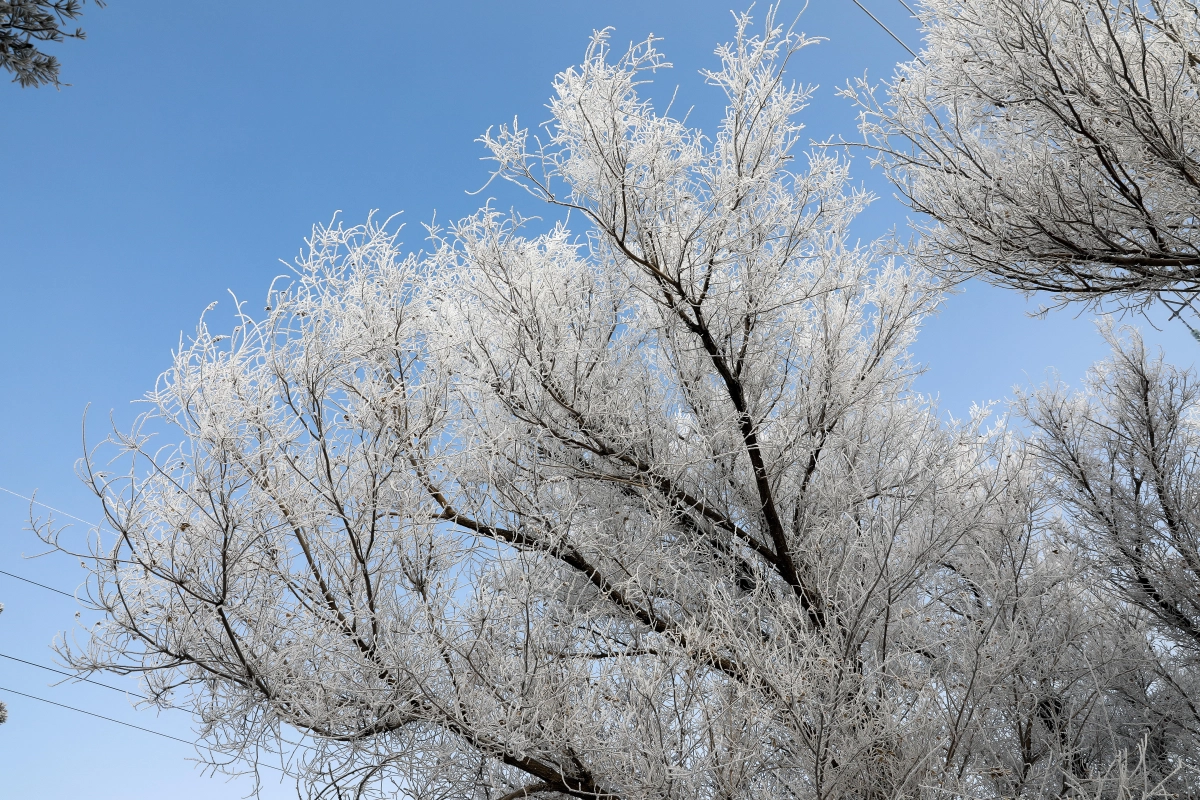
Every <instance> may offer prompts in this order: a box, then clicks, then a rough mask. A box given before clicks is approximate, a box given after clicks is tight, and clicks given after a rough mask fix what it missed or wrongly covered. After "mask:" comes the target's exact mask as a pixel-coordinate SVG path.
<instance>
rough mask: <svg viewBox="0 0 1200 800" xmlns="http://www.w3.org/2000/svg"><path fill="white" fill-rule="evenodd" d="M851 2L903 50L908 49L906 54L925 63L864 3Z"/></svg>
mask: <svg viewBox="0 0 1200 800" xmlns="http://www.w3.org/2000/svg"><path fill="white" fill-rule="evenodd" d="M851 2H853V3H854V5H856V6H858V7H859V8H860V9H862V12H863V13H864V14H866V15H867V16H868V17H870V18H871V19H872V20H874V22H875V24H876V25H878V26H879V27H881V28H883V29H884V31H886V32H887V35H888V36H890V37H892V38H893V39H895V40H896V44H898V45H900V46H901V47H903V48H904V49H905V50H907V51H908V54H909V55H910V56H912V57H913V58H915V59H916V60H917V61H920V62H921V63H922V64H924V63H925V62H924V60H922V59H921V57H920V56H919V55H917V54H916V52H914V51H913V49H912V48H911V47H909V46H908V45H906V44H905V43H904V40H903V39H901V38H900V37H899V36H897V35H896V34H895V33H893V32H892V29H891V28H889V27H888V26H887V25H884V24H883V21H882V20H880V19H879V17H877V16H875V15H874V14H872V13H871V11H870V9H868V8H867V7H866V6H864V5H863V4H862V3H860V2H859V1H858V0H851ZM901 4H902V5H903V6H904V7H905V8H908V4H907V3H904V0H901ZM908 10H909V11H912V9H911V8H908ZM914 13H915V12H914Z"/></svg>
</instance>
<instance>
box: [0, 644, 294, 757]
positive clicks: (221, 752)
mask: <svg viewBox="0 0 1200 800" xmlns="http://www.w3.org/2000/svg"><path fill="white" fill-rule="evenodd" d="M27 663H28V662H27ZM34 666H37V665H36V664H35V665H34ZM110 688H111V687H110ZM118 691H120V690H118ZM0 692H8V693H10V694H15V695H18V696H20V697H25V698H28V699H30V700H37V701H38V702H41V703H46V704H48V705H52V706H58V707H59V708H65V709H67V710H68V711H74V712H76V713H78V714H86V715H87V716H89V717H95V718H96V719H102V720H104V721H105V722H115V723H116V724H118V725H124V726H125V727H126V728H133V729H134V730H139V731H142V732H144V733H150V734H153V735H155V736H161V737H162V738H164V739H170V740H171V741H173V742H180V743H181V744H187V745H191V746H193V747H199V748H201V749H202V750H207V751H208V752H210V753H217V754H219V755H223V756H233V757H235V758H242V756H240V755H238V754H236V753H230V752H228V751H225V750H217V749H216V748H215V747H208V746H207V745H203V744H199V743H197V742H189V741H188V740H187V739H180V738H179V737H178V736H172V735H171V734H169V733H163V732H162V731H156V730H153V729H151V728H143V727H142V726H141V725H134V724H133V723H132V722H123V721H121V720H119V719H113V718H112V717H106V716H104V715H103V714H97V713H96V712H94V711H85V710H84V709H82V708H76V707H75V706H69V705H67V704H66V703H56V702H55V701H53V700H47V699H46V698H44V697H38V696H37V695H32V694H26V693H25V692H18V691H17V690H16V689H9V688H8V687H6V686H0ZM254 766H255V767H259V766H263V767H267V768H268V769H273V770H276V771H277V772H282V773H283V774H284V775H286V774H288V772H287V770H285V769H283V768H282V767H277V766H275V765H273V764H267V763H263V762H259V761H255V762H254Z"/></svg>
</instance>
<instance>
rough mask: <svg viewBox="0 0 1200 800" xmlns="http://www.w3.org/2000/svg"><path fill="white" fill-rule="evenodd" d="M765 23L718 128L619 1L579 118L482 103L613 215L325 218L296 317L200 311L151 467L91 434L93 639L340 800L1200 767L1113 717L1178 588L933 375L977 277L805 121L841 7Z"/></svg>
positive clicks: (223, 732) (1096, 793) (563, 82)
mask: <svg viewBox="0 0 1200 800" xmlns="http://www.w3.org/2000/svg"><path fill="white" fill-rule="evenodd" d="M748 26H749V20H748V19H747V18H745V17H742V18H739V21H738V26H737V37H736V39H735V41H734V42H733V43H731V44H729V45H726V46H724V47H721V48H719V49H718V56H719V58H720V65H719V67H718V68H717V69H715V70H713V71H711V72H707V73H705V77H706V78H707V80H708V81H709V82H710V83H711V84H713V85H714V86H715V87H717V88H718V89H719V90H720V91H722V92H723V93H724V95H725V98H726V102H727V108H726V113H725V115H724V118H723V120H722V122H721V124H720V126H719V128H718V129H717V131H716V133H715V134H714V135H713V136H712V137H711V138H706V137H704V136H702V135H701V133H700V132H699V131H697V130H695V129H693V128H690V127H688V126H687V125H685V124H684V123H682V122H680V121H678V120H675V119H672V118H671V117H669V116H662V115H659V114H657V113H655V111H654V110H653V108H652V106H651V105H650V103H649V102H648V101H646V100H644V99H642V98H641V97H640V96H639V94H638V86H639V84H640V83H641V82H642V81H644V80H646V79H647V77H648V75H649V74H650V73H652V72H653V71H655V70H657V69H659V68H662V67H664V66H666V64H665V63H664V61H663V58H662V56H661V55H660V53H659V52H658V51H657V50H656V48H655V46H654V42H653V41H648V42H645V43H643V44H641V45H638V46H635V47H632V48H631V49H630V50H628V51H627V52H626V53H624V54H623V55H622V54H614V53H613V52H612V51H611V50H610V47H609V43H608V36H607V35H606V34H598V35H597V36H596V37H595V39H594V40H593V41H592V43H591V46H590V48H589V50H588V52H587V56H586V58H585V59H584V61H583V63H582V64H581V65H579V66H578V67H576V68H573V69H570V70H567V71H566V72H563V73H561V74H560V75H559V76H558V78H557V80H556V81H555V87H554V88H555V93H554V97H553V98H552V100H551V104H550V111H551V116H552V119H551V122H550V123H549V124H548V126H547V130H546V133H545V137H544V140H543V141H540V142H538V141H537V140H534V139H531V137H530V136H529V134H528V133H527V132H526V131H525V130H522V129H518V128H516V127H512V128H500V129H499V130H497V131H496V132H494V133H490V134H488V135H487V136H485V137H484V143H485V144H486V145H487V146H488V147H489V148H490V151H491V154H492V156H493V158H494V159H495V165H496V166H495V168H496V175H497V177H498V178H500V179H506V180H510V181H513V182H515V183H516V184H518V185H520V186H522V187H524V188H525V189H526V190H528V191H529V192H530V193H531V194H532V195H533V196H534V197H536V198H537V199H539V200H541V201H544V203H545V204H547V206H548V207H549V209H550V210H551V211H554V210H556V209H558V210H564V209H565V210H567V211H569V212H570V217H569V219H570V220H571V221H572V222H574V223H578V224H582V225H583V226H584V230H583V231H582V232H581V233H578V234H576V233H573V232H572V231H571V229H569V228H568V227H567V223H566V220H563V221H561V222H559V223H557V224H546V226H545V228H544V229H543V230H542V232H540V233H539V232H537V231H536V230H531V229H530V225H529V224H528V222H527V221H526V220H524V219H522V218H520V217H517V216H504V215H501V214H499V213H497V212H495V211H493V210H492V209H490V208H485V209H483V210H481V211H480V212H479V213H478V214H476V215H474V216H472V217H469V218H467V219H465V220H462V221H460V222H458V223H457V224H455V225H453V226H451V227H450V228H449V229H446V230H443V229H437V228H433V229H430V230H429V238H430V245H429V248H428V250H427V251H425V252H423V253H419V254H407V255H406V254H404V253H403V252H402V251H401V249H400V246H399V244H398V243H397V241H396V236H395V234H393V233H389V232H388V231H387V230H386V229H385V226H381V225H379V224H376V223H374V222H372V223H368V224H367V225H364V226H359V227H350V228H346V227H343V226H340V225H334V226H329V227H320V228H317V229H316V230H315V231H314V233H313V236H312V238H311V239H310V241H309V243H308V245H309V246H308V249H307V250H306V251H305V252H304V253H303V255H302V256H301V258H300V259H299V260H298V263H297V267H296V272H295V274H294V275H293V276H290V277H289V278H287V279H283V280H281V281H280V282H277V284H276V285H275V286H274V287H272V290H271V292H270V294H269V300H268V305H267V309H266V314H265V316H263V317H261V318H255V317H254V316H252V315H251V314H249V313H248V312H245V311H244V309H240V310H239V318H238V324H237V327H235V328H234V329H233V331H232V333H231V335H228V336H225V335H217V334H214V333H213V332H212V331H210V329H209V327H208V326H207V323H202V324H201V326H200V328H199V329H198V331H197V334H196V335H195V337H194V338H193V339H191V340H190V341H188V342H186V343H184V344H183V345H182V346H181V348H180V350H179V352H178V353H177V355H176V358H175V362H174V364H173V365H172V367H171V368H170V369H169V370H168V371H167V372H165V373H164V374H163V376H162V378H161V380H160V382H159V384H158V386H157V388H156V389H155V390H154V391H153V392H151V393H150V395H149V396H148V401H149V402H150V404H151V409H152V410H151V411H150V412H149V413H148V414H147V415H146V416H145V417H143V418H142V419H141V420H140V422H139V423H138V425H137V426H136V427H135V428H134V429H133V430H132V431H130V432H128V433H122V434H115V435H114V437H113V439H112V440H111V441H110V443H109V445H108V446H107V447H108V448H109V449H108V450H107V454H108V455H117V456H120V455H124V456H127V457H128V458H129V459H130V461H131V464H130V466H129V468H128V471H124V472H120V473H114V472H110V471H107V470H108V468H106V467H104V466H101V465H102V464H106V463H108V462H107V461H106V460H102V459H100V458H99V457H97V456H95V455H94V456H92V457H90V458H88V459H86V460H85V461H84V462H83V463H82V466H81V469H82V473H83V475H84V477H85V479H86V480H87V481H88V482H89V483H90V485H91V486H92V487H93V489H94V490H95V492H96V493H97V495H98V496H99V497H100V498H101V500H102V502H103V506H104V511H105V515H106V519H107V525H108V526H109V527H110V528H111V530H112V531H115V533H116V536H115V537H110V536H109V535H108V534H106V533H105V532H104V531H100V530H98V531H97V532H96V534H95V539H94V549H93V551H92V552H91V556H92V557H93V558H94V562H93V563H94V565H95V567H94V574H93V577H92V580H91V583H90V586H89V588H90V597H91V600H92V602H93V603H94V605H95V607H96V608H97V609H98V610H99V611H101V612H103V614H104V615H105V621H104V622H103V623H102V624H100V625H98V626H97V627H96V628H94V629H93V630H92V632H91V635H90V638H88V639H87V640H85V641H84V642H82V643H81V645H80V646H79V647H78V648H74V649H65V648H64V651H63V652H64V656H65V657H66V658H67V659H69V661H70V662H71V663H72V664H74V665H75V666H76V667H78V668H79V669H81V670H95V669H108V670H116V671H119V672H127V673H138V674H140V675H141V676H142V677H143V680H144V682H145V684H146V687H147V690H148V692H149V693H150V694H151V696H152V697H153V698H155V699H156V700H157V701H159V702H161V703H167V702H170V703H172V704H174V705H184V706H188V707H190V708H192V709H193V710H194V711H195V713H196V715H197V716H198V719H199V720H200V722H201V731H200V732H201V735H202V736H203V737H204V739H205V741H206V743H207V744H208V745H210V746H211V747H213V748H215V749H216V751H217V752H220V753H230V754H234V756H235V760H234V761H233V762H232V763H231V764H228V765H226V767H227V768H229V769H253V768H254V764H255V763H256V762H257V761H258V760H263V759H269V758H273V759H280V760H281V763H282V764H283V766H284V767H285V769H287V770H289V771H291V772H292V773H293V774H295V775H296V776H297V777H298V779H299V780H300V782H301V785H302V786H303V787H304V788H305V789H306V790H307V791H310V792H311V793H313V794H316V795H324V796H330V797H332V796H338V797H342V796H355V797H360V796H361V797H372V796H380V797H392V796H404V797H420V798H450V797H455V798H459V797H471V798H481V799H482V798H487V800H501V798H505V799H507V800H516V798H524V797H534V796H536V797H546V798H552V799H553V798H562V797H576V798H592V799H598V798H612V799H615V798H623V799H627V800H634V799H635V798H637V799H640V798H652V797H653V798H681V799H682V798H688V800H692V798H713V800H717V799H718V798H783V797H798V798H814V799H815V798H827V799H828V800H833V799H834V798H858V799H859V800H867V799H868V798H879V799H880V800H882V799H883V798H902V797H918V796H927V797H966V796H970V797H994V798H1000V797H1061V796H1066V795H1069V794H1071V793H1075V796H1091V797H1108V796H1117V795H1116V794H1115V792H1118V791H1125V792H1126V794H1125V795H1122V796H1129V797H1132V796H1142V795H1144V796H1154V795H1155V793H1156V792H1158V793H1161V792H1162V791H1165V789H1163V788H1162V787H1161V786H1159V782H1160V781H1161V780H1162V779H1163V778H1165V777H1167V776H1168V774H1169V773H1170V772H1171V771H1172V770H1174V769H1175V768H1176V767H1177V766H1178V763H1179V759H1180V756H1179V753H1178V747H1177V746H1176V745H1175V744H1173V743H1168V744H1169V746H1170V747H1174V748H1175V749H1173V750H1170V752H1168V753H1167V755H1166V757H1165V758H1158V757H1157V751H1156V752H1155V758H1148V757H1146V756H1145V753H1146V749H1147V747H1148V745H1147V744H1146V743H1145V740H1144V737H1143V731H1142V730H1141V729H1137V730H1133V729H1131V728H1127V727H1121V726H1120V725H1117V724H1115V723H1114V720H1115V719H1118V718H1121V719H1123V718H1125V717H1132V716H1134V715H1136V714H1138V713H1140V712H1141V710H1142V708H1143V705H1144V704H1142V705H1139V703H1140V702H1141V698H1140V696H1139V695H1138V694H1137V692H1136V691H1135V690H1136V689H1137V686H1138V685H1139V684H1138V680H1139V678H1140V677H1142V676H1145V675H1148V674H1150V673H1151V672H1152V667H1153V665H1154V661H1153V657H1152V654H1151V653H1150V652H1149V651H1150V646H1151V640H1152V635H1153V630H1154V629H1153V628H1152V627H1151V624H1150V621H1149V620H1141V619H1137V618H1131V617H1130V616H1129V615H1127V614H1124V613H1122V610H1121V609H1120V608H1118V607H1116V606H1114V605H1113V604H1112V603H1111V601H1110V600H1109V599H1108V598H1106V597H1104V596H1102V594H1101V592H1100V591H1099V587H1098V586H1097V585H1095V584H1094V582H1092V581H1090V580H1089V579H1088V576H1087V575H1086V574H1085V572H1084V570H1085V569H1086V568H1087V562H1086V558H1085V556H1086V552H1085V551H1083V550H1081V549H1080V548H1079V547H1077V546H1076V545H1074V544H1072V542H1071V541H1070V540H1069V539H1068V538H1067V537H1065V536H1063V535H1062V532H1061V531H1060V530H1059V528H1058V527H1056V523H1055V519H1054V517H1053V514H1052V507H1051V500H1050V497H1051V490H1052V489H1053V486H1052V485H1050V484H1048V483H1047V481H1046V480H1045V477H1044V475H1043V473H1042V471H1041V469H1040V468H1039V466H1038V463H1037V462H1036V461H1035V460H1034V458H1033V457H1032V455H1031V453H1030V451H1029V450H1028V449H1027V448H1026V447H1025V446H1024V445H1023V444H1022V443H1021V442H1020V441H1019V440H1018V439H1017V438H1015V437H1014V436H1012V435H1011V434H1010V433H1009V432H1008V431H1007V430H1006V428H1005V426H1004V425H1003V424H1002V423H996V424H994V425H993V426H992V427H987V426H986V425H985V419H986V415H985V414H980V415H978V416H977V417H975V418H972V419H971V420H968V421H964V422H961V423H954V424H946V423H943V422H942V421H940V420H939V418H938V415H937V411H936V409H935V408H933V407H931V405H930V404H929V402H928V401H927V400H926V399H924V398H923V397H921V396H920V395H918V394H916V393H915V392H914V391H913V390H912V386H911V383H912V379H913V376H914V374H915V372H916V368H915V366H914V365H913V364H912V362H911V361H910V358H909V355H908V346H909V344H910V343H911V342H912V340H913V337H914V336H915V334H916V332H917V328H918V326H919V325H920V323H921V320H922V319H923V317H924V316H925V315H927V314H928V313H929V312H930V311H931V310H932V309H933V308H934V306H935V305H936V303H937V302H938V299H939V294H938V289H937V286H936V285H935V282H934V281H933V279H932V278H930V277H929V276H928V275H927V274H926V273H924V272H919V271H915V270H913V269H910V268H908V267H907V266H906V265H905V264H903V263H901V262H900V261H898V260H896V259H895V258H894V257H893V253H892V250H891V248H890V247H889V245H888V244H887V243H886V242H879V243H875V244H871V245H867V246H859V245H857V244H854V243H852V239H851V237H850V235H849V233H848V226H849V224H850V222H851V220H852V219H853V218H854V216H855V214H856V213H857V212H858V211H859V210H860V209H861V208H862V207H863V206H864V205H865V204H866V203H867V202H868V201H869V199H870V198H869V197H868V196H867V195H865V194H864V193H862V192H861V191H857V190H854V189H852V188H851V187H850V186H849V184H848V177H847V167H846V164H845V163H844V162H843V161H842V160H839V159H838V158H836V157H835V156H832V155H829V154H827V153H824V152H811V153H802V152H800V151H799V149H798V141H799V137H800V131H801V128H800V124H799V122H798V121H797V114H798V112H800V110H801V109H802V107H803V106H804V104H805V102H806V99H807V97H808V92H807V91H805V90H803V89H801V88H798V87H796V86H795V85H793V84H791V83H790V82H788V81H787V80H785V78H784V76H783V69H784V67H785V66H786V64H787V62H788V61H789V59H790V58H791V57H792V56H793V55H794V54H795V53H796V51H797V50H799V49H800V48H801V47H803V46H805V45H806V44H808V43H809V40H808V39H806V38H805V37H803V36H801V35H798V34H795V33H793V32H792V31H789V30H784V29H782V28H780V27H778V26H776V25H775V22H774V19H773V18H772V17H771V16H770V15H768V19H767V24H766V28H765V30H766V33H764V34H763V35H758V36H755V35H752V34H751V31H750V29H749V27H748ZM564 216H565V215H564ZM157 434H163V435H166V436H167V437H168V441H170V442H176V444H169V445H166V446H160V445H159V444H158V440H157V439H155V438H154V435H157ZM114 445H115V447H116V450H117V452H116V453H115V454H114V453H112V447H113V446H114ZM42 530H43V532H44V533H45V534H46V535H47V536H48V538H50V539H51V540H52V541H53V540H55V538H54V534H53V531H52V530H50V529H47V528H46V527H43V528H42ZM1131 687H1133V688H1131ZM1142 688H1145V687H1142ZM297 735H303V736H304V747H302V748H299V749H294V750H293V749H290V748H289V747H288V746H287V744H286V743H287V741H288V740H289V738H290V737H293V736H297ZM1182 735H1183V734H1181V736H1182ZM1173 741H1174V740H1173ZM1139 748H1140V749H1139ZM281 750H282V752H283V755H281V756H274V755H269V754H270V753H274V752H279V751H281ZM1172 759H1173V760H1172ZM277 763H280V762H277ZM1137 781H1142V783H1141V784H1137ZM1135 785H1141V786H1142V787H1143V789H1145V791H1144V792H1143V793H1142V795H1131V794H1129V792H1130V791H1132V788H1131V787H1134V786H1135ZM1106 787H1107V788H1106ZM1113 787H1116V788H1113Z"/></svg>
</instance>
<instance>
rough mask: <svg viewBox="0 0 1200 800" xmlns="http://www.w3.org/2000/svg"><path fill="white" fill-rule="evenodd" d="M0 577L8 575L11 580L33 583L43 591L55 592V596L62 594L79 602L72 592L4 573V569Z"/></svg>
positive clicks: (0, 571)
mask: <svg viewBox="0 0 1200 800" xmlns="http://www.w3.org/2000/svg"><path fill="white" fill-rule="evenodd" d="M0 575H7V576H8V577H10V578H16V579H17V580H19V581H25V582H26V583H32V584H33V585H34V586H40V587H42V588H43V589H45V590H46V591H48V592H54V593H55V594H61V595H63V596H64V597H69V598H71V599H72V600H77V599H79V598H77V597H76V596H75V595H74V594H72V593H71V592H64V591H63V590H62V589H55V588H54V587H53V586H47V585H46V584H44V583H38V582H37V581H31V580H29V578H22V577H21V576H20V575H14V574H13V573H11V572H5V571H4V570H2V569H0Z"/></svg>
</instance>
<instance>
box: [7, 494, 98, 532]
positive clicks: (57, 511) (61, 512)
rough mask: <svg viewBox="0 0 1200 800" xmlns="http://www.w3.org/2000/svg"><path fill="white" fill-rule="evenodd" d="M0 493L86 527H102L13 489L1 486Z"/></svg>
mask: <svg viewBox="0 0 1200 800" xmlns="http://www.w3.org/2000/svg"><path fill="white" fill-rule="evenodd" d="M0 492H5V493H6V494H11V495H12V496H13V497H19V498H21V499H22V500H25V501H27V502H29V503H32V504H33V505H35V506H41V507H42V508H44V509H46V510H47V511H53V512H54V513H55V514H61V515H62V516H64V517H69V518H70V519H73V520H75V521H76V522H82V523H83V524H84V525H90V526H91V527H93V528H100V527H102V526H100V525H97V524H96V523H94V522H88V521H87V520H86V519H81V518H80V517H77V516H75V515H74V514H68V513H67V512H66V511H63V510H61V509H58V508H55V507H54V506H48V505H46V504H45V503H43V502H42V501H41V500H36V499H34V498H32V497H27V496H25V495H23V494H21V493H19V492H14V491H13V490H12V489H6V488H4V487H3V486H0Z"/></svg>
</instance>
